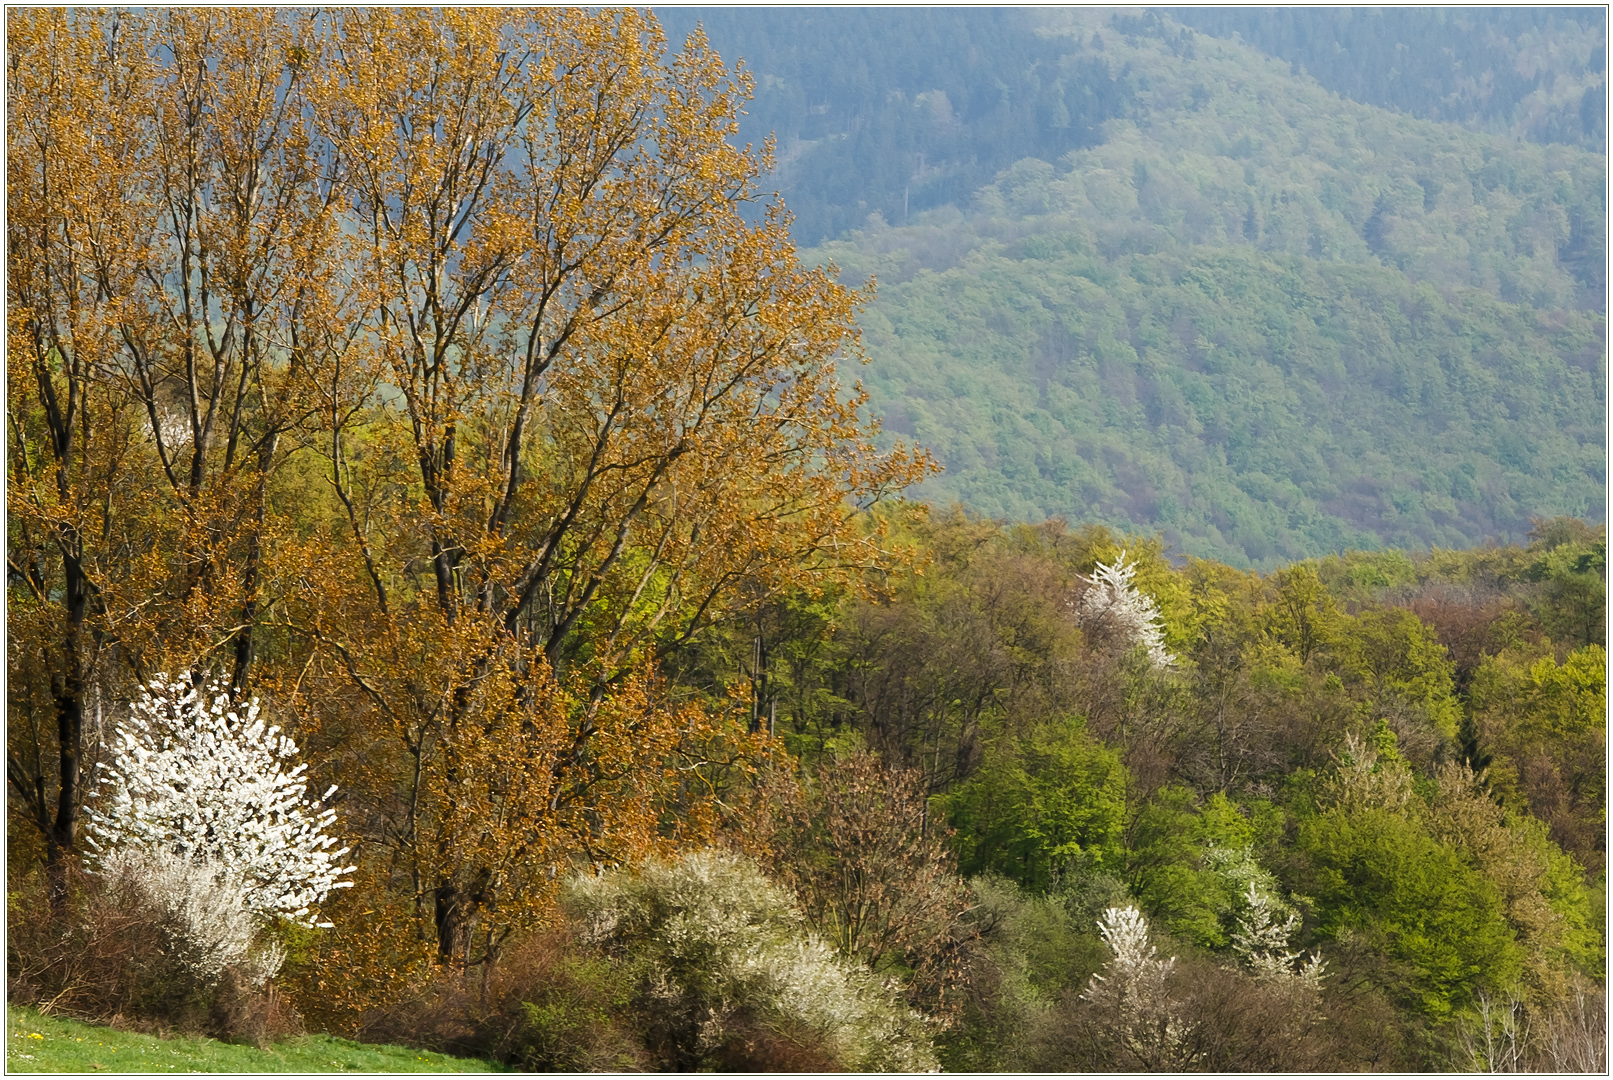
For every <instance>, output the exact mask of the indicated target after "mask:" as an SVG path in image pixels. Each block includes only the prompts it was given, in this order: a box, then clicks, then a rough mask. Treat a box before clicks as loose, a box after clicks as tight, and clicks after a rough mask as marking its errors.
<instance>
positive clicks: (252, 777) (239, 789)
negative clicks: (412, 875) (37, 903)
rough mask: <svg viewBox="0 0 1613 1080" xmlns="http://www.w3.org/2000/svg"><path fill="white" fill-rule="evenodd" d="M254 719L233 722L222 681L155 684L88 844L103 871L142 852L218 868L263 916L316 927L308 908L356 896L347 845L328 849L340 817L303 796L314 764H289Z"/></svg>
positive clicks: (275, 737) (240, 716) (123, 743)
mask: <svg viewBox="0 0 1613 1080" xmlns="http://www.w3.org/2000/svg"><path fill="white" fill-rule="evenodd" d="M209 698H211V700H208V699H209ZM258 712H259V708H258V703H257V701H256V700H253V701H252V702H251V703H250V704H249V705H248V706H247V707H246V708H245V709H244V710H241V712H240V713H237V712H236V706H235V704H234V703H233V702H232V701H231V700H230V696H229V694H228V693H226V692H225V690H224V687H223V686H221V685H219V684H217V683H214V684H212V685H210V686H191V685H187V684H185V683H184V682H175V683H167V682H165V681H164V680H163V678H162V677H161V676H159V677H158V678H156V679H154V680H153V681H152V683H151V685H150V686H149V687H148V688H147V689H146V690H145V692H144V693H143V694H142V695H141V699H140V700H139V701H138V702H137V703H136V704H135V707H134V710H133V713H132V715H131V716H130V719H129V720H128V721H127V722H125V723H121V724H119V725H118V726H117V729H116V732H115V734H114V736H113V740H112V741H113V750H112V755H111V760H110V761H109V762H108V763H107V764H105V765H104V766H103V769H102V771H103V773H104V775H103V776H102V778H101V784H102V785H103V787H104V788H105V794H104V795H102V796H101V797H100V798H98V799H96V800H95V802H94V803H93V804H92V806H91V809H90V814H89V818H90V826H89V834H90V844H91V845H92V847H93V848H94V849H95V851H96V853H97V856H98V858H99V860H100V861H101V862H103V863H105V862H107V861H109V860H112V859H114V858H115V857H116V856H117V855H119V854H120V853H128V852H140V853H143V854H146V855H153V856H172V857H178V858H180V859H182V860H186V861H189V862H194V863H198V864H201V865H203V866H207V867H209V868H214V869H216V870H218V871H219V872H220V873H222V874H226V875H228V876H229V877H230V878H231V879H232V880H233V881H236V882H238V883H239V886H240V890H241V899H242V903H243V905H244V906H245V907H246V909H247V910H249V911H251V912H253V913H254V914H256V915H257V916H259V917H260V918H269V917H281V918H286V919H289V920H291V921H292V922H298V923H303V924H305V925H313V916H312V915H311V911H312V910H313V908H314V907H315V906H317V905H318V904H319V903H320V902H322V901H323V900H324V899H325V898H326V897H327V896H329V895H330V893H331V890H333V889H341V888H348V887H351V884H352V883H351V882H346V881H343V880H342V876H343V875H345V874H349V873H352V872H353V871H354V870H355V869H357V867H353V866H347V867H344V866H342V865H340V863H341V858H342V856H343V855H346V854H347V853H348V851H349V850H350V849H349V848H345V847H344V848H339V849H336V850H332V848H335V846H336V838H335V837H334V836H332V835H331V834H330V833H329V832H327V830H328V829H329V828H330V827H331V826H332V825H334V824H335V821H336V811H335V810H333V809H326V808H322V806H321V804H320V802H319V801H313V802H309V801H308V800H307V799H306V796H305V791H306V789H307V786H308V785H307V780H306V779H304V775H303V774H304V773H305V772H306V771H307V769H308V766H307V765H305V764H297V765H292V766H291V767H289V768H288V767H287V765H288V764H289V763H290V762H292V761H295V760H296V756H297V747H296V744H295V743H293V742H292V741H291V740H290V739H288V738H286V737H285V736H284V735H281V734H280V729H279V728H278V727H270V726H266V725H265V724H264V722H263V721H262V720H259V719H258ZM335 790H336V789H335V787H334V786H333V787H331V788H330V789H329V790H327V791H326V792H325V794H324V795H323V796H322V799H329V798H330V797H331V795H333V794H334V793H335ZM324 925H327V926H328V925H329V924H328V923H326V924H324Z"/></svg>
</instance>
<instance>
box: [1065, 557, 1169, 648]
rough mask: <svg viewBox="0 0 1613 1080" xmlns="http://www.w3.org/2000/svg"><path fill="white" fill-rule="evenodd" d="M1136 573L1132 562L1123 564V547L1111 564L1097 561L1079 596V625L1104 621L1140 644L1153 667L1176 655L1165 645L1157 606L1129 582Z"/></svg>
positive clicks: (1102, 622) (1124, 560)
mask: <svg viewBox="0 0 1613 1080" xmlns="http://www.w3.org/2000/svg"><path fill="white" fill-rule="evenodd" d="M1136 573H1137V567H1136V565H1135V564H1133V565H1130V566H1128V565H1126V553H1125V552H1124V551H1122V552H1121V553H1120V556H1119V558H1117V559H1115V561H1114V564H1113V565H1105V564H1103V563H1099V564H1098V565H1097V568H1096V569H1094V570H1093V571H1092V577H1091V578H1088V579H1087V581H1088V584H1089V585H1090V588H1088V589H1087V591H1086V593H1085V594H1084V595H1083V596H1082V597H1081V607H1080V613H1079V614H1080V621H1081V625H1082V626H1093V625H1108V626H1110V627H1112V628H1113V629H1114V630H1116V631H1117V632H1119V633H1120V634H1121V635H1122V636H1123V637H1124V638H1125V639H1126V640H1127V641H1129V642H1130V643H1131V644H1132V645H1140V646H1141V647H1142V648H1143V650H1144V651H1145V652H1146V653H1147V654H1148V660H1149V662H1150V663H1152V664H1153V665H1154V667H1155V668H1156V669H1164V668H1168V667H1171V666H1172V665H1174V664H1175V663H1176V657H1175V656H1174V655H1172V654H1171V652H1170V651H1169V650H1168V649H1166V648H1165V633H1164V630H1163V629H1161V627H1160V615H1159V608H1158V606H1157V605H1155V603H1154V601H1153V599H1152V598H1151V597H1149V596H1147V595H1145V594H1143V593H1141V592H1138V591H1137V587H1136V586H1135V585H1133V584H1132V583H1131V579H1132V578H1133V577H1134V576H1135V575H1136Z"/></svg>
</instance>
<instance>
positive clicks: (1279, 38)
mask: <svg viewBox="0 0 1613 1080" xmlns="http://www.w3.org/2000/svg"><path fill="white" fill-rule="evenodd" d="M1162 10H1163V11H1165V12H1166V13H1168V14H1169V15H1170V17H1171V18H1172V19H1175V20H1176V21H1177V22H1180V23H1182V24H1184V25H1186V26H1190V27H1192V28H1193V29H1195V30H1198V31H1201V32H1203V33H1207V34H1214V35H1216V36H1217V37H1232V36H1234V35H1236V36H1237V37H1239V38H1241V39H1242V40H1243V42H1244V43H1245V44H1247V45H1252V46H1254V47H1255V48H1257V49H1259V50H1261V51H1262V52H1265V53H1268V54H1270V55H1272V56H1275V57H1277V58H1278V59H1281V60H1287V61H1288V62H1290V63H1291V64H1293V65H1294V66H1295V67H1296V68H1297V69H1298V70H1299V71H1301V72H1302V73H1304V74H1306V75H1309V76H1311V77H1312V78H1314V79H1316V80H1317V81H1318V82H1320V83H1321V84H1322V85H1323V86H1325V87H1327V88H1328V89H1329V90H1332V91H1334V92H1336V93H1338V94H1342V95H1343V96H1344V97H1347V98H1350V99H1352V100H1354V101H1360V102H1364V103H1365V104H1368V105H1382V106H1385V107H1387V108H1392V109H1397V110H1399V111H1401V112H1406V113H1410V114H1411V115H1413V116H1421V117H1423V118H1424V119H1428V120H1447V121H1450V122H1452V123H1457V124H1462V125H1463V126H1466V127H1471V128H1473V129H1474V130H1477V131H1488V132H1492V133H1494V134H1501V135H1512V136H1514V137H1517V138H1524V139H1528V140H1530V141H1531V142H1539V143H1553V142H1556V143H1570V144H1574V145H1579V146H1584V147H1586V148H1587V149H1590V150H1606V148H1607V11H1606V9H1604V8H1597V7H1546V6H1544V5H1541V6H1535V5H1530V6H1527V7H1525V6H1518V7H1494V8H1456V7H1438V8H1416V7H1392V8H1342V7H1286V8H1234V7H1209V6H1206V7H1193V8H1164V9H1162Z"/></svg>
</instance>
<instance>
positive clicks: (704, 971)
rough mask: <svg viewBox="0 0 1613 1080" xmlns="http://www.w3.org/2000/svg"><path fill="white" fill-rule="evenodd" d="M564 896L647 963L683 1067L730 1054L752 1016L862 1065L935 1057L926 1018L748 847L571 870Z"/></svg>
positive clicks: (648, 997)
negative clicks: (744, 852) (815, 929)
mask: <svg viewBox="0 0 1613 1080" xmlns="http://www.w3.org/2000/svg"><path fill="white" fill-rule="evenodd" d="M565 905H566V907H567V908H568V909H569V910H570V911H571V913H572V915H573V917H574V918H576V919H577V920H578V922H579V923H581V924H582V925H583V926H584V927H586V930H585V936H586V937H587V938H588V939H591V940H592V941H593V942H595V943H597V944H600V945H604V946H605V947H606V948H607V949H609V950H610V951H612V952H613V953H616V954H617V955H619V956H620V957H621V958H623V959H626V960H628V961H629V962H630V963H632V964H638V965H642V968H641V970H642V971H643V972H644V976H643V990H642V993H641V1005H640V1007H641V1008H642V1009H644V1010H645V1013H646V1017H645V1019H646V1020H647V1022H648V1023H647V1026H648V1027H650V1028H651V1029H655V1030H658V1031H660V1032H662V1033H663V1034H664V1035H665V1037H666V1039H667V1041H668V1042H669V1043H672V1044H675V1045H676V1046H677V1047H678V1060H677V1061H676V1062H674V1063H671V1064H673V1065H675V1066H676V1067H678V1068H698V1067H702V1066H708V1067H709V1066H711V1065H713V1064H715V1063H717V1062H720V1061H721V1060H722V1058H723V1055H724V1050H725V1047H726V1044H727V1043H728V1042H730V1041H731V1038H732V1037H733V1036H734V1035H735V1034H736V1033H737V1032H738V1029H739V1028H740V1027H742V1026H743V1025H746V1024H754V1023H756V1022H757V1021H760V1022H761V1024H762V1025H763V1026H764V1027H771V1028H776V1029H779V1030H785V1031H797V1032H801V1033H802V1034H803V1035H806V1036H810V1037H812V1038H815V1039H818V1040H822V1041H823V1042H824V1043H826V1044H827V1045H828V1046H829V1047H832V1049H833V1051H834V1055H835V1057H836V1058H837V1059H838V1061H839V1063H840V1064H841V1065H842V1066H843V1067H845V1068H849V1069H856V1070H864V1071H897V1072H923V1071H927V1070H930V1069H934V1068H935V1067H936V1061H935V1055H934V1051H933V1048H932V1047H931V1045H930V1040H929V1037H928V1034H927V1032H926V1030H925V1029H926V1022H925V1018H924V1017H923V1016H922V1015H921V1014H919V1013H917V1012H915V1011H914V1010H912V1009H910V1008H908V1007H907V1006H906V1005H905V1004H904V1003H903V1002H902V1001H901V999H900V996H899V994H898V992H897V991H896V989H895V988H894V987H892V986H889V985H886V984H884V983H882V982H881V981H880V980H879V979H878V978H877V977H876V976H875V975H874V974H873V973H872V972H870V971H869V970H868V969H867V968H866V967H864V966H862V965H860V964H855V963H851V962H848V961H846V960H845V959H843V958H841V957H839V956H837V955H836V954H835V951H834V950H833V949H832V948H830V946H829V945H828V944H827V943H825V942H824V941H823V940H822V939H821V938H819V937H818V936H817V935H816V934H813V933H812V932H811V931H810V930H808V929H806V928H805V925H804V922H805V920H804V919H803V917H802V915H801V913H800V912H799V911H797V910H796V909H795V907H794V905H793V904H792V903H791V902H790V898H789V896H788V894H786V893H785V892H784V890H782V889H781V888H779V887H778V886H777V885H774V884H773V883H772V882H770V881H768V880H767V878H765V877H763V876H762V873H761V871H760V870H758V869H757V868H756V865H755V864H754V863H752V862H750V861H749V860H747V859H742V858H738V857H735V856H731V855H723V854H719V853H716V852H697V853H693V854H689V855H685V856H683V857H682V858H680V859H678V860H677V861H675V862H669V863H660V862H651V863H648V864H646V865H644V866H642V867H640V868H638V869H636V870H614V871H609V872H607V873H605V874H602V875H599V876H597V877H595V876H591V875H584V876H579V877H576V878H573V879H572V880H571V882H570V883H569V884H568V887H567V890H566V893H565Z"/></svg>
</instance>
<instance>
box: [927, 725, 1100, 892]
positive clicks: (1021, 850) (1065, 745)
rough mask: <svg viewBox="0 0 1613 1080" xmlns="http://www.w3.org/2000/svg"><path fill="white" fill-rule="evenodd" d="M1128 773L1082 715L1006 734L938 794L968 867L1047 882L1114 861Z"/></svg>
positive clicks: (1043, 885)
mask: <svg viewBox="0 0 1613 1080" xmlns="http://www.w3.org/2000/svg"><path fill="white" fill-rule="evenodd" d="M1128 781H1129V777H1128V775H1127V773H1126V767H1125V765H1124V764H1122V762H1121V760H1120V755H1119V754H1117V753H1116V752H1115V751H1114V750H1111V749H1110V748H1109V747H1106V746H1104V745H1103V744H1102V743H1100V742H1099V741H1097V740H1096V739H1094V738H1093V737H1092V736H1091V735H1090V734H1089V733H1088V732H1087V730H1086V725H1085V723H1084V722H1082V721H1080V720H1066V721H1063V722H1058V721H1054V722H1051V723H1047V724H1043V725H1040V726H1038V727H1037V728H1035V729H1034V730H1033V731H1031V732H1029V733H1027V734H1026V735H1025V736H1024V737H1023V738H1018V739H1015V738H1012V737H1006V736H1005V737H1004V738H1003V739H1001V740H1000V741H999V743H998V744H997V745H995V746H993V747H992V748H991V750H990V752H989V753H988V755H987V758H986V761H985V764H984V765H982V767H981V769H980V771H979V773H977V774H976V775H975V776H974V777H973V778H972V779H970V780H969V781H968V782H967V783H965V784H963V785H962V786H960V787H958V788H957V789H955V790H954V791H952V792H950V793H948V794H947V795H946V796H945V797H944V799H943V800H942V805H943V807H944V808H945V810H946V815H947V820H948V822H949V823H950V824H951V825H952V826H953V827H954V828H955V829H957V830H958V840H957V844H958V849H959V857H958V863H959V866H960V868H961V869H962V871H963V872H964V873H965V874H969V875H974V874H981V873H986V872H992V873H997V874H1002V875H1003V876H1005V877H1007V878H1010V879H1012V880H1014V881H1017V882H1018V883H1019V884H1021V885H1023V886H1025V887H1026V888H1028V889H1032V890H1035V891H1045V890H1047V889H1048V888H1049V887H1050V886H1051V885H1052V884H1053V883H1054V881H1055V880H1056V879H1057V877H1058V876H1059V875H1061V874H1063V873H1065V872H1068V871H1072V870H1082V869H1087V870H1102V871H1108V872H1114V871H1117V870H1118V869H1119V868H1120V863H1121V862H1122V860H1123V858H1124V853H1123V850H1122V847H1121V838H1122V831H1123V828H1124V824H1125V820H1126V788H1127V784H1128Z"/></svg>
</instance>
